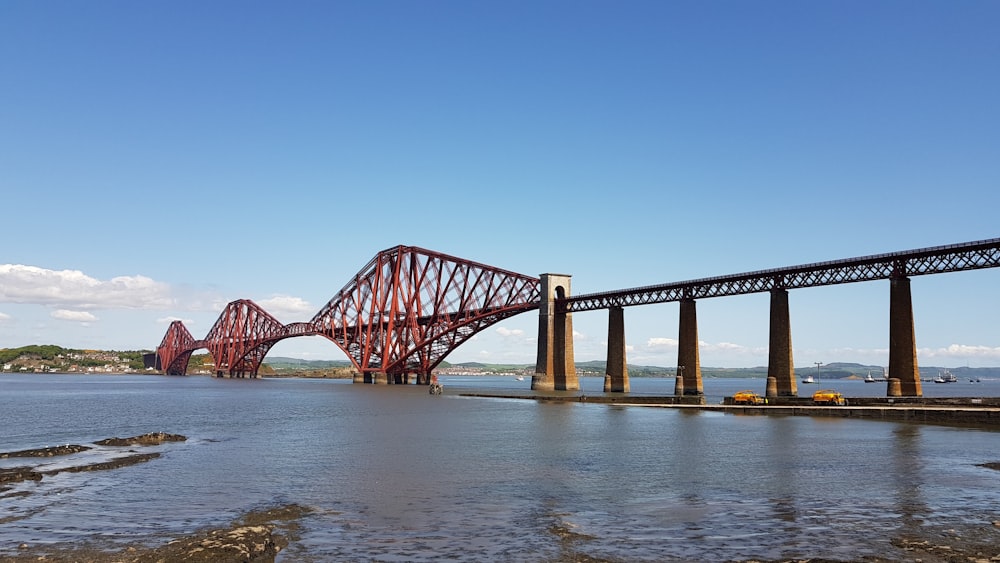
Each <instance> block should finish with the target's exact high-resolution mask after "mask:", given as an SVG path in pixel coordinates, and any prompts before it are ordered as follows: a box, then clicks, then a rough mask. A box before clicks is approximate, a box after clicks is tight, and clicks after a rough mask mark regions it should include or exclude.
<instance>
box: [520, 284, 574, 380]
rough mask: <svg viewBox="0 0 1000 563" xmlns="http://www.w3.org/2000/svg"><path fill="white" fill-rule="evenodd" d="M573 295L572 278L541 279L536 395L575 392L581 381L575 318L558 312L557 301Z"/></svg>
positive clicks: (569, 314)
mask: <svg viewBox="0 0 1000 563" xmlns="http://www.w3.org/2000/svg"><path fill="white" fill-rule="evenodd" d="M569 295H570V276H567V275H563V274H542V275H541V303H540V304H539V306H538V355H537V358H536V361H535V374H534V375H533V376H532V377H531V388H532V389H534V390H537V391H576V390H578V389H580V380H579V378H578V377H577V375H576V363H575V360H574V358H573V314H572V313H566V312H562V311H557V310H556V307H555V302H556V299H563V298H565V297H569Z"/></svg>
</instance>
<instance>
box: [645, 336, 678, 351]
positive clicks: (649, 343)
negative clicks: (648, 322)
mask: <svg viewBox="0 0 1000 563" xmlns="http://www.w3.org/2000/svg"><path fill="white" fill-rule="evenodd" d="M676 349H677V340H676V339H673V338H660V337H654V338H650V339H649V340H646V350H647V351H649V352H667V351H670V350H676Z"/></svg>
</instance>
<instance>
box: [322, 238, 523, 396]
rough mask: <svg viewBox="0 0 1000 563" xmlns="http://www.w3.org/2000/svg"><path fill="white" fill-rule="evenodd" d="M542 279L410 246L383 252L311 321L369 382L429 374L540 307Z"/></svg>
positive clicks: (397, 379) (396, 379)
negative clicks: (504, 323)
mask: <svg viewBox="0 0 1000 563" xmlns="http://www.w3.org/2000/svg"><path fill="white" fill-rule="evenodd" d="M539 289H540V288H539V280H538V278H534V277H530V276H524V275H521V274H516V273H514V272H509V271H506V270H500V269H498V268H493V267H490V266H485V265H483V264H478V263H476V262H471V261H468V260H461V259H458V258H454V257H452V256H447V255H445V254H440V253H437V252H431V251H428V250H424V249H421V248H416V247H410V246H397V247H396V248H394V249H389V250H386V251H383V252H381V253H379V254H378V255H377V256H376V257H375V258H374V259H373V260H372V261H371V262H369V263H368V265H367V266H365V268H364V269H362V270H361V271H360V272H359V273H358V274H357V275H356V276H355V278H354V280H352V281H351V283H349V284H348V285H347V286H345V287H344V288H343V289H342V290H340V292H339V293H338V294H337V295H336V296H334V297H333V299H331V300H330V301H329V302H328V303H327V304H326V305H325V306H324V307H323V308H322V309H320V311H319V312H318V313H316V315H315V316H314V317H313V319H312V321H310V322H311V324H312V325H313V328H314V330H315V331H316V333H317V334H322V335H323V336H325V337H326V338H328V339H330V340H332V341H333V342H335V343H336V344H337V345H338V346H339V347H340V348H341V349H343V350H344V352H346V353H347V355H348V356H350V357H351V360H352V362H353V363H354V367H355V368H356V369H357V370H358V371H359V372H361V373H363V374H365V375H366V377H369V376H370V375H374V374H379V373H381V374H385V375H386V376H387V377H390V378H392V379H393V380H395V381H400V380H401V379H402V377H404V376H406V375H408V374H417V375H418V377H423V376H428V375H429V374H430V373H431V370H433V369H434V368H435V367H437V365H438V364H440V363H441V361H442V360H443V359H444V358H445V356H447V355H448V354H449V353H450V352H451V351H452V350H454V349H455V348H457V347H458V346H460V345H461V344H462V343H463V342H465V341H467V340H468V339H469V338H471V337H472V336H473V335H474V334H476V333H477V332H479V331H481V330H483V329H484V328H486V327H487V326H489V325H492V324H494V323H497V322H499V321H501V320H503V319H505V318H508V317H511V316H513V315H517V314H519V313H523V312H525V311H529V310H533V309H536V308H537V307H538V301H539Z"/></svg>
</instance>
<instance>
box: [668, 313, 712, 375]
mask: <svg viewBox="0 0 1000 563" xmlns="http://www.w3.org/2000/svg"><path fill="white" fill-rule="evenodd" d="M680 305H681V310H680V322H679V325H680V326H679V327H678V329H677V333H678V334H677V341H678V342H677V371H678V373H679V377H678V379H679V380H680V381H678V383H681V381H682V382H683V383H682V385H675V386H674V393H675V394H678V395H682V394H683V395H704V394H705V390H704V388H703V387H702V384H701V359H700V358H699V356H698V312H697V309H696V308H695V302H694V299H682V300H681V302H680ZM678 391H680V392H679V393H678Z"/></svg>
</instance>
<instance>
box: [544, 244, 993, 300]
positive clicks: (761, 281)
mask: <svg viewBox="0 0 1000 563" xmlns="http://www.w3.org/2000/svg"><path fill="white" fill-rule="evenodd" d="M998 266H1000V238H995V239H989V240H982V241H977V242H967V243H963V244H953V245H948V246H936V247H932V248H923V249H919V250H908V251H903V252H893V253H890V254H877V255H874V256H863V257H860V258H848V259H846V260H836V261H833V262H817V263H815V264H804V265H802V266H792V267H789V268H779V269H775V270H761V271H758V272H748V273H745V274H733V275H728V276H719V277H714V278H703V279H698V280H690V281H683V282H674V283H668V284H663V285H652V286H645V287H636V288H633V289H621V290H618V291H609V292H604V293H591V294H586V295H576V296H573V297H569V298H567V299H564V300H560V301H557V303H556V307H557V308H558V309H559V310H562V311H565V312H577V311H594V310H597V309H608V308H611V307H627V306H631V305H652V304H655V303H667V302H670V301H681V300H683V299H702V298H706V297H724V296H727V295H744V294H747V293H762V292H766V291H771V290H775V289H796V288H802V287H817V286H821V285H836V284H842V283H855V282H864V281H874V280H885V279H892V278H904V277H909V276H920V275H925V274H943V273H946V272H961V271H965V270H980V269H984V268H996V267H998Z"/></svg>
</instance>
